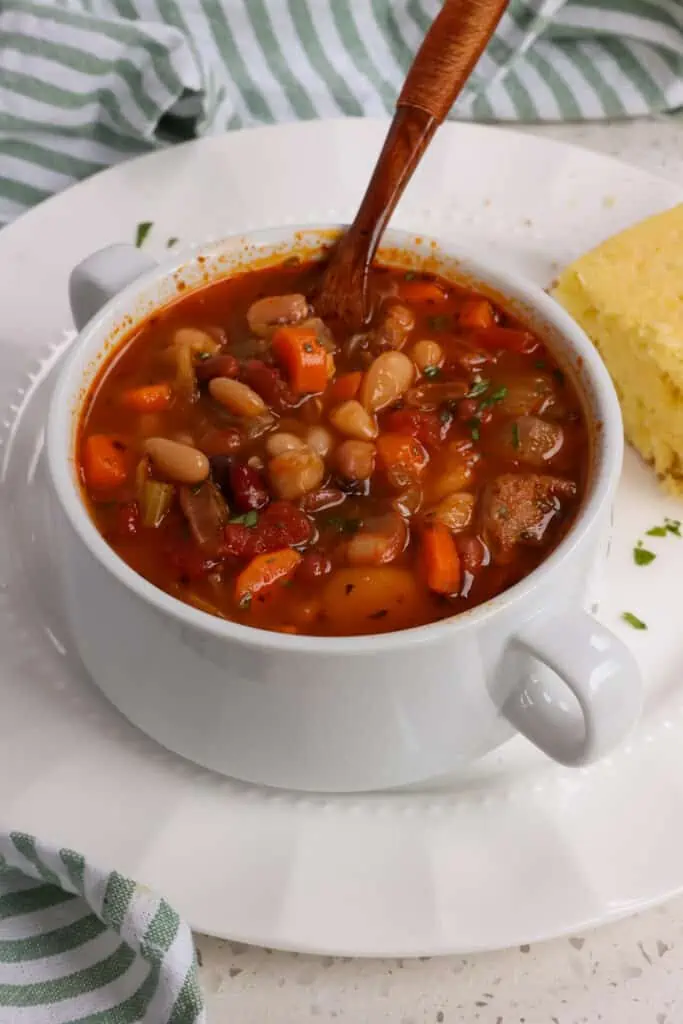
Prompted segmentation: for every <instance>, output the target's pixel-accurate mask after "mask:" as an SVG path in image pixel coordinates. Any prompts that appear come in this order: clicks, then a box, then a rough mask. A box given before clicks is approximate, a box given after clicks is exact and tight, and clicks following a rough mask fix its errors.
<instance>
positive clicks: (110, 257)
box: [69, 243, 157, 331]
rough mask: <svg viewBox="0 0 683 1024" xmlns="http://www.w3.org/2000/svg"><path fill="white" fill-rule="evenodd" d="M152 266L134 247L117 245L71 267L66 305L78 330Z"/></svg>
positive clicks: (110, 246)
mask: <svg viewBox="0 0 683 1024" xmlns="http://www.w3.org/2000/svg"><path fill="white" fill-rule="evenodd" d="M156 265H157V263H156V260H153V259H152V257H151V256H147V255H146V254H145V253H143V252H140V250H139V249H136V248H135V246H133V245H126V244H124V243H119V244H117V245H108V246H107V248H106V249H99V250H98V252H94V253H93V254H92V256H88V257H87V258H86V259H84V260H83V262H82V263H79V264H78V266H77V267H74V269H73V270H72V271H71V277H70V278H69V304H70V306H71V312H72V314H73V318H74V323H75V324H76V327H77V328H78V330H79V331H81V330H82V329H83V328H84V327H85V325H86V324H87V323H88V321H89V320H90V319H92V317H93V316H94V315H95V313H97V312H98V311H99V310H100V309H101V308H102V306H104V305H105V303H107V302H109V300H110V299H112V298H113V297H114V296H115V295H117V294H118V292H120V291H122V290H123V289H124V288H125V287H126V285H129V284H131V282H133V281H135V279H136V278H138V277H141V276H142V274H146V273H147V271H149V270H152V269H153V267H156Z"/></svg>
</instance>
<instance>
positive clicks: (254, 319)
mask: <svg viewBox="0 0 683 1024" xmlns="http://www.w3.org/2000/svg"><path fill="white" fill-rule="evenodd" d="M307 317H308V301H307V299H306V297H305V296H304V295H298V294H293V295H269V296H267V297H266V298H265V299H257V300H256V302H253V303H252V304H251V306H250V307H249V309H248V311H247V323H248V324H249V329H250V330H251V331H253V332H254V334H258V336H259V337H260V338H265V337H267V336H268V335H269V334H270V333H271V331H273V330H275V328H276V327H279V326H280V325H281V324H297V323H300V322H301V321H302V320H306V319H307Z"/></svg>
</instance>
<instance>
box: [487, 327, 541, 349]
mask: <svg viewBox="0 0 683 1024" xmlns="http://www.w3.org/2000/svg"><path fill="white" fill-rule="evenodd" d="M476 337H477V340H478V341H479V342H480V344H482V345H486V346H487V347H490V348H493V349H503V350H504V351H506V352H519V353H521V354H522V355H530V354H531V353H532V352H534V351H535V350H536V349H537V348H538V346H539V342H538V341H536V338H534V336H533V334H530V333H529V331H521V330H519V329H518V328H516V327H486V328H485V329H483V330H480V331H477V332H476Z"/></svg>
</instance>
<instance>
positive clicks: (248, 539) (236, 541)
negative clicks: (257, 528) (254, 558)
mask: <svg viewBox="0 0 683 1024" xmlns="http://www.w3.org/2000/svg"><path fill="white" fill-rule="evenodd" d="M224 537H225V539H224V542H223V546H222V549H221V550H222V553H223V554H224V555H226V556H228V557H231V558H249V557H250V556H251V555H252V554H253V545H254V531H253V530H250V529H249V527H248V526H243V525H242V523H228V525H227V526H226V527H225V533H224Z"/></svg>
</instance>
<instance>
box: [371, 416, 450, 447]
mask: <svg viewBox="0 0 683 1024" xmlns="http://www.w3.org/2000/svg"><path fill="white" fill-rule="evenodd" d="M382 429H383V430H386V431H390V432H391V433H394V434H410V436H411V437H416V438H417V440H418V441H421V442H422V444H423V445H424V446H425V447H426V448H438V446H439V445H440V444H441V441H442V440H443V439H444V437H445V436H446V432H447V430H448V424H447V423H442V422H441V420H440V419H439V417H438V415H437V414H436V413H435V412H420V411H419V409H396V410H395V411H394V412H389V413H387V415H386V416H385V417H384V420H383V422H382Z"/></svg>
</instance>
